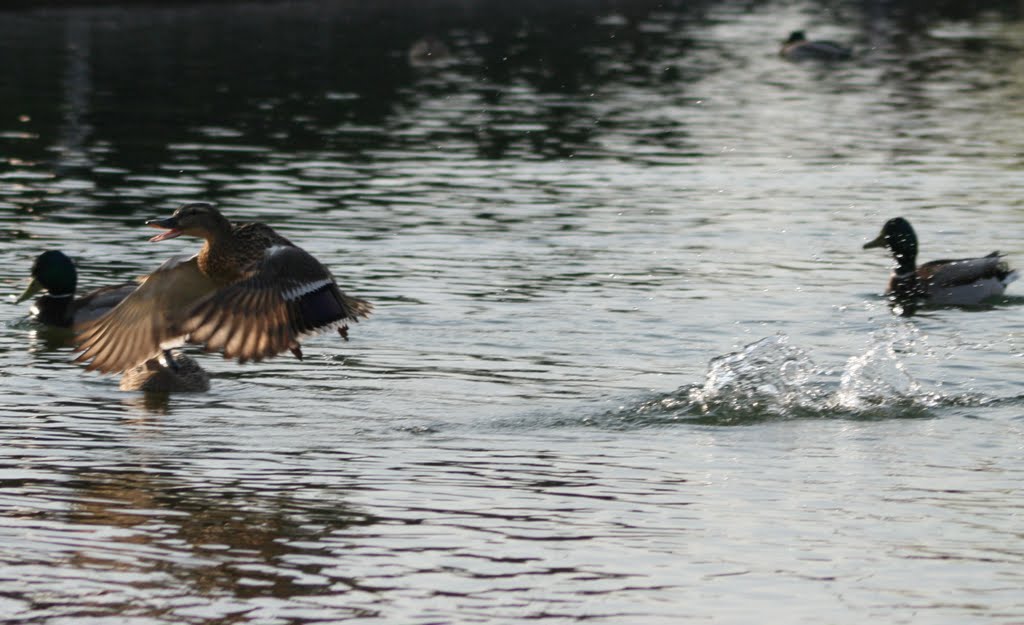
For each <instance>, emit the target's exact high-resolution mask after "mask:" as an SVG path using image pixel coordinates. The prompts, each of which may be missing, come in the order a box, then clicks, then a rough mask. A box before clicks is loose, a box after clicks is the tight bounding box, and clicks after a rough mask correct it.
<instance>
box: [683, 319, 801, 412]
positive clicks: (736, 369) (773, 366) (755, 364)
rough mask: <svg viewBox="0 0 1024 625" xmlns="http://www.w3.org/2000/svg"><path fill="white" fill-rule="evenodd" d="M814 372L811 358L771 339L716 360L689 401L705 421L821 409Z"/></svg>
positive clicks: (780, 339)
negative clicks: (813, 382)
mask: <svg viewBox="0 0 1024 625" xmlns="http://www.w3.org/2000/svg"><path fill="white" fill-rule="evenodd" d="M815 372H816V367H815V365H814V363H813V362H812V361H811V359H810V357H808V356H807V354H806V353H805V352H804V351H803V350H802V349H800V348H798V347H795V346H793V345H790V344H789V337H788V336H784V335H778V336H771V337H768V338H764V339H761V340H760V341H757V342H755V343H751V344H750V345H747V346H746V347H744V348H743V349H742V350H740V351H738V352H734V353H731V354H726V355H724V356H719V357H717V358H714V359H713V360H712V361H711V363H710V365H709V366H708V372H707V375H706V376H705V379H704V385H703V386H701V387H698V388H692V389H690V390H689V393H688V396H689V400H690V402H691V403H692V404H693V406H694V407H695V408H698V409H699V410H700V412H701V413H702V414H704V415H709V414H713V415H720V416H723V417H731V416H748V417H764V416H771V415H778V416H785V415H786V414H788V413H791V412H793V411H800V410H801V409H804V408H808V407H810V408H813V407H814V406H816V405H817V404H818V403H820V401H821V398H820V397H819V395H820V392H819V389H818V388H817V387H815V386H814V385H812V384H810V380H811V377H812V376H813V375H814V374H815Z"/></svg>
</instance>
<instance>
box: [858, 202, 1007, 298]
mask: <svg viewBox="0 0 1024 625" xmlns="http://www.w3.org/2000/svg"><path fill="white" fill-rule="evenodd" d="M874 247H885V248H888V250H889V251H890V252H891V253H892V257H893V259H894V260H895V261H896V269H895V270H894V271H893V273H892V276H891V277H890V279H889V287H888V289H887V290H886V294H887V295H889V297H890V298H892V300H893V302H895V303H896V304H899V305H902V306H906V305H911V306H913V305H916V304H929V305H933V306H971V305H975V304H980V303H981V302H983V301H985V300H987V299H990V298H992V297H997V296H999V295H1002V294H1003V291H1005V290H1006V286H1007V285H1008V284H1010V283H1011V282H1013V281H1014V280H1016V279H1017V277H1018V274H1017V272H1016V271H1014V270H1013V269H1010V267H1009V266H1008V265H1007V264H1006V262H1005V261H1004V260H1003V258H1002V256H1000V254H999V252H992V253H991V254H989V255H988V256H984V257H982V258H961V259H957V260H933V261H931V262H928V263H925V264H923V265H920V266H918V264H917V235H916V234H915V233H914V229H913V228H912V227H911V226H910V222H908V221H907V220H906V219H904V218H902V217H894V218H892V219H890V220H889V221H887V222H885V225H884V226H882V232H881V233H880V234H879V235H878V237H876V238H875V239H874V240H872V241H869V242H867V243H865V244H864V249H870V248H874Z"/></svg>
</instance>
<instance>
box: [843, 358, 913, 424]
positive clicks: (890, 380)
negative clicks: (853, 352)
mask: <svg viewBox="0 0 1024 625" xmlns="http://www.w3.org/2000/svg"><path fill="white" fill-rule="evenodd" d="M920 395H921V385H920V384H919V383H918V382H917V380H915V379H914V378H913V377H912V376H911V375H910V373H908V372H907V368H906V365H905V364H904V362H903V360H902V359H901V358H900V357H899V355H898V354H897V353H896V349H895V348H894V346H893V344H892V343H883V344H879V345H875V346H872V347H870V348H869V349H868V350H867V351H866V352H864V353H863V354H861V355H860V356H854V357H852V358H850V359H849V360H848V361H847V362H846V369H845V370H844V371H843V375H842V379H841V380H840V382H839V392H838V393H836V395H835V403H836V405H837V406H840V407H842V408H846V409H848V410H864V409H869V408H879V407H884V406H887V405H899V404H906V403H908V402H913V401H914V398H915V397H918V396H920Z"/></svg>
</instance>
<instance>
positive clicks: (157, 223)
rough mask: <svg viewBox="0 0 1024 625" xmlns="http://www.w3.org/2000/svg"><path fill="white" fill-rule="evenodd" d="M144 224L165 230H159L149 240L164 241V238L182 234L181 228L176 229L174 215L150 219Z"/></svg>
mask: <svg viewBox="0 0 1024 625" xmlns="http://www.w3.org/2000/svg"><path fill="white" fill-rule="evenodd" d="M146 225H147V226H149V227H150V228H160V229H161V230H166V232H161V233H160V234H158V235H156V236H155V237H153V238H152V239H150V241H164V240H166V239H173V238H174V237H180V236H181V234H182V232H181V230H179V229H178V220H177V219H175V218H174V217H168V218H167V219H150V220H149V221H147V222H146Z"/></svg>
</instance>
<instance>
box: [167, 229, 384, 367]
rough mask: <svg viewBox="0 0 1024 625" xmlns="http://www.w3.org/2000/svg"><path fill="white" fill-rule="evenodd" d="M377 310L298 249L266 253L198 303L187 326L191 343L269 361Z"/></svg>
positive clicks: (275, 248) (228, 355)
mask: <svg viewBox="0 0 1024 625" xmlns="http://www.w3.org/2000/svg"><path fill="white" fill-rule="evenodd" d="M371 309H372V306H370V304H369V303H368V302H365V301H363V300H361V299H357V298H354V297H350V296H348V295H345V294H344V293H342V292H341V290H340V289H339V288H338V285H337V284H335V282H334V278H333V277H332V276H331V274H330V272H329V271H327V269H326V268H325V267H324V266H323V265H321V264H320V263H319V261H317V260H316V259H315V258H313V257H312V256H311V255H310V254H308V253H307V252H305V251H304V250H302V249H301V248H298V247H295V246H294V245H275V246H272V247H270V248H268V249H267V250H266V253H265V254H264V255H263V257H262V258H261V259H260V260H259V261H257V262H256V263H254V264H253V265H252V266H251V267H250V268H249V270H248V271H247V272H246V273H245V274H244V275H243V277H242V278H241V279H240V280H238V281H237V282H234V283H232V284H230V285H228V286H226V287H224V288H222V289H220V290H218V291H217V292H216V293H215V294H213V295H212V296H210V297H208V298H206V299H204V300H202V301H200V302H198V303H197V304H196V305H195V307H194V308H193V309H192V310H191V312H190V314H189V315H188V318H187V319H186V320H185V321H184V323H183V325H182V327H183V329H184V330H185V332H186V333H187V334H188V341H189V342H190V343H197V344H200V345H202V346H203V348H204V349H205V350H206V351H216V352H223V353H224V357H225V358H237V359H238V360H239V362H246V361H249V360H256V361H259V360H263V359H265V358H270V357H271V356H274V355H276V354H279V353H281V352H283V351H285V350H288V349H295V350H297V349H298V346H299V340H300V339H301V338H302V337H303V336H304V335H306V334H312V333H315V332H319V331H321V330H325V329H328V328H332V327H337V328H339V330H342V335H343V336H344V332H343V329H344V328H345V327H347V326H346V323H347V322H349V321H358V320H359V319H360V318H361V317H366V316H368V315H369V314H370V310H371Z"/></svg>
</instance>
